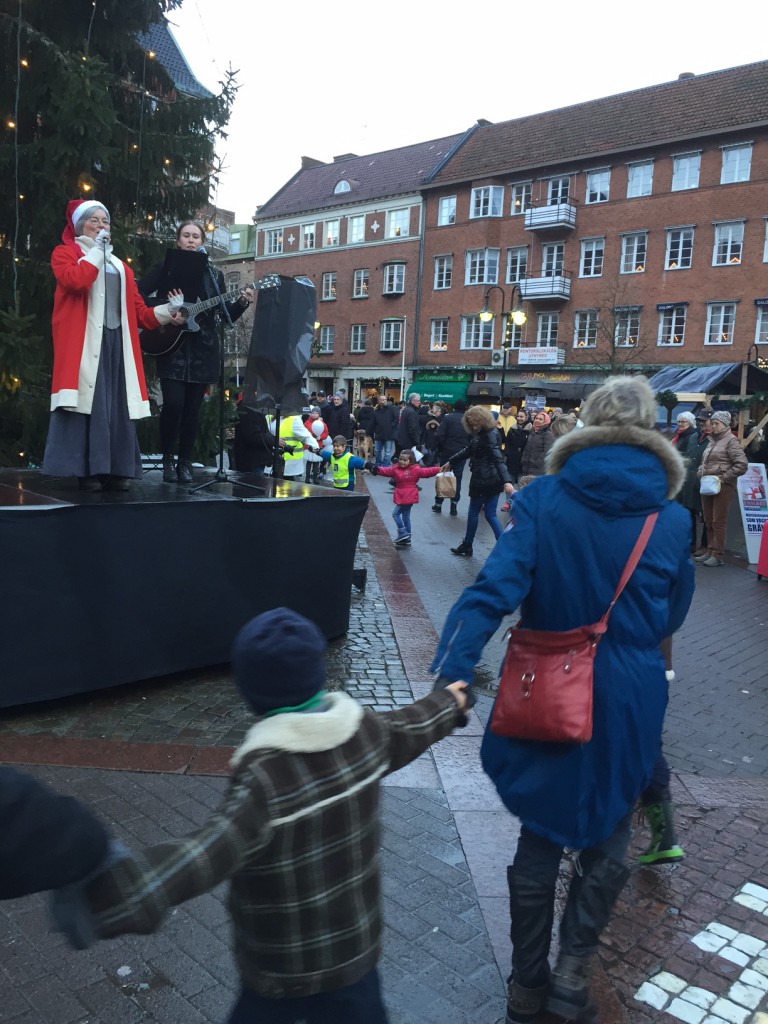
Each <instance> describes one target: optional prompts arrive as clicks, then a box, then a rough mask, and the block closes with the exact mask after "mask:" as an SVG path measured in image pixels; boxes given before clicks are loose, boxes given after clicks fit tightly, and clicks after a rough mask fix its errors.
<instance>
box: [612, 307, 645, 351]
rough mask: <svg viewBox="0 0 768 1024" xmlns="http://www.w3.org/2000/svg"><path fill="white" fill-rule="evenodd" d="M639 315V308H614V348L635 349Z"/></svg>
mask: <svg viewBox="0 0 768 1024" xmlns="http://www.w3.org/2000/svg"><path fill="white" fill-rule="evenodd" d="M640 313H641V310H640V307H639V306H618V307H616V308H614V311H613V317H614V327H613V342H614V345H615V346H616V348H637V344H638V341H639V339H640ZM633 337H634V341H633V340H632V338H633Z"/></svg>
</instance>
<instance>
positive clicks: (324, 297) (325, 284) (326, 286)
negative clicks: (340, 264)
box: [320, 270, 336, 302]
mask: <svg viewBox="0 0 768 1024" xmlns="http://www.w3.org/2000/svg"><path fill="white" fill-rule="evenodd" d="M320 301H321V302H335V301H336V271H335V270H328V271H326V272H325V273H324V274H323V277H322V286H321V291H320Z"/></svg>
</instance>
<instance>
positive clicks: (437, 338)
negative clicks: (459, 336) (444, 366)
mask: <svg viewBox="0 0 768 1024" xmlns="http://www.w3.org/2000/svg"><path fill="white" fill-rule="evenodd" d="M448 326H449V319H448V317H447V316H435V317H432V319H431V321H430V324H429V351H430V352H447V351H448Z"/></svg>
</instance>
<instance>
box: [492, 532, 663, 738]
mask: <svg viewBox="0 0 768 1024" xmlns="http://www.w3.org/2000/svg"><path fill="white" fill-rule="evenodd" d="M658 518H659V513H658V512H652V513H651V514H650V515H649V516H648V517H647V518H646V520H645V523H644V525H643V529H642V530H641V531H640V536H639V537H638V538H637V541H636V543H635V546H634V548H633V549H632V553H631V554H630V556H629V559H628V561H627V564H626V565H625V566H624V572H623V573H622V574H621V579H620V580H619V585H618V587H617V588H616V593H615V594H614V595H613V600H612V601H611V603H610V605H609V606H608V610H607V611H606V613H605V615H603V617H602V618H601V619H600V621H599V622H595V623H593V624H592V625H591V626H579V627H577V628H576V629H569V630H566V631H565V632H562V633H557V632H552V631H550V630H543V629H519V628H516V627H515V628H512V629H509V630H507V634H506V636H507V640H508V642H507V653H506V655H505V656H504V665H503V666H502V670H501V678H500V679H499V693H498V696H497V697H496V703H495V705H494V708H493V714H492V715H491V732H493V733H495V734H496V735H497V736H509V737H512V738H514V739H521V740H545V741H548V742H551V743H587V742H588V741H589V740H591V739H592V693H593V679H592V673H593V669H594V661H595V654H596V653H597V645H598V644H599V643H600V639H601V637H602V636H603V634H604V633H605V631H606V629H607V628H608V617H609V616H610V614H611V611H612V610H613V606H614V605H615V604H616V601H617V600H618V599H619V596H620V594H621V592H622V591H623V590H624V587H626V585H627V583H628V582H629V579H630V577H631V576H632V573H633V572H634V571H635V568H636V567H637V563H638V562H639V561H640V558H641V556H642V554H643V551H644V550H645V546H646V544H647V543H648V538H649V537H650V535H651V531H652V530H653V527H654V526H655V524H656V520H657V519H658Z"/></svg>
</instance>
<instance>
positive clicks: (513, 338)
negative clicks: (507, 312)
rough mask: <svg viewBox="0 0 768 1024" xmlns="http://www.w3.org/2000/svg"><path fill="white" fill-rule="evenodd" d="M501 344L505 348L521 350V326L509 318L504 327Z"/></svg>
mask: <svg viewBox="0 0 768 1024" xmlns="http://www.w3.org/2000/svg"><path fill="white" fill-rule="evenodd" d="M502 344H503V345H504V347H505V348H522V346H523V324H516V323H515V321H514V320H513V319H512V318H511V317H509V318H508V319H507V323H506V325H505V327H504V338H503V339H502Z"/></svg>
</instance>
